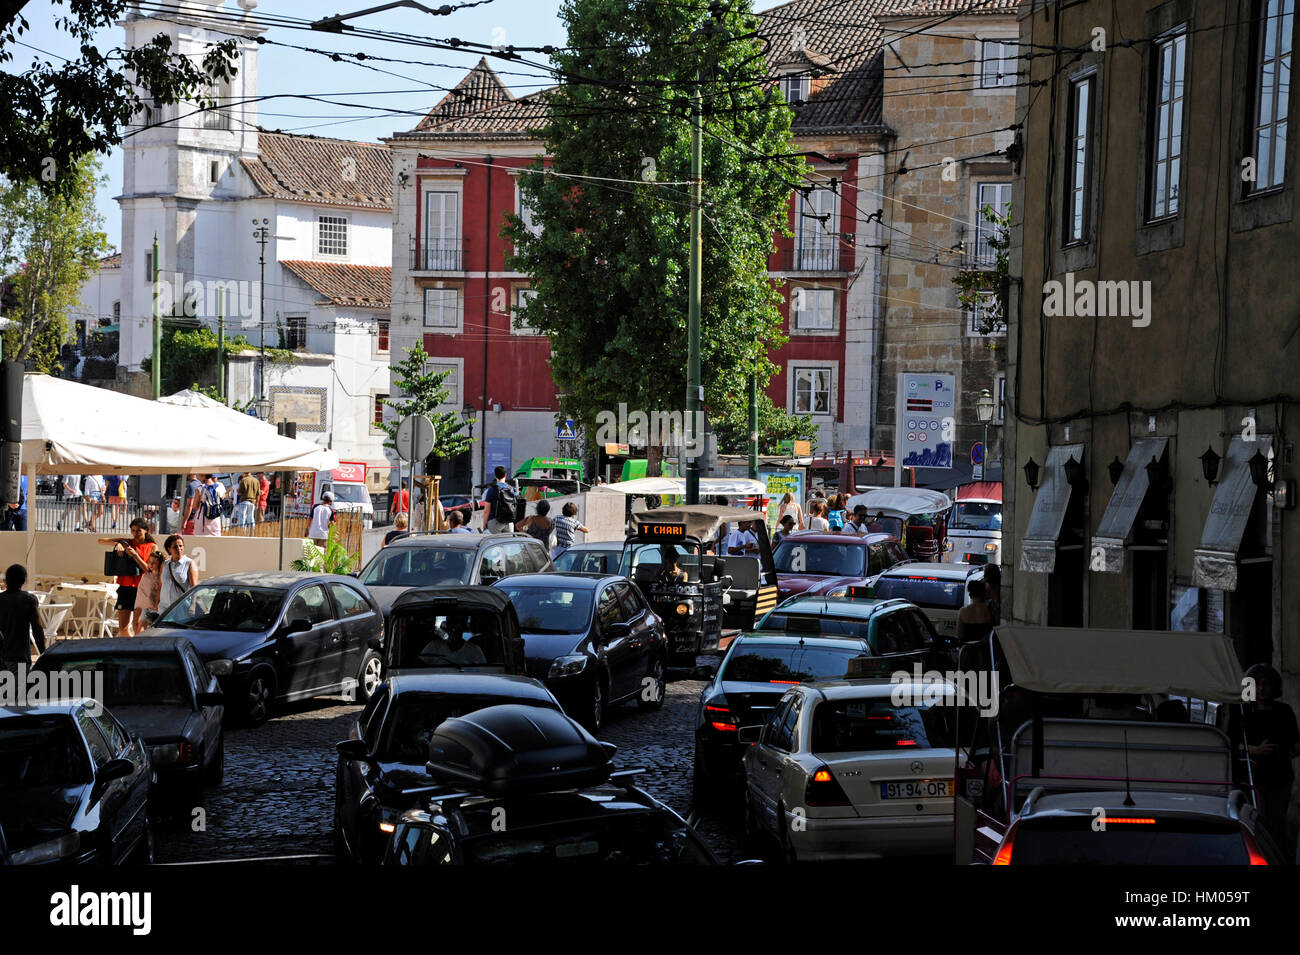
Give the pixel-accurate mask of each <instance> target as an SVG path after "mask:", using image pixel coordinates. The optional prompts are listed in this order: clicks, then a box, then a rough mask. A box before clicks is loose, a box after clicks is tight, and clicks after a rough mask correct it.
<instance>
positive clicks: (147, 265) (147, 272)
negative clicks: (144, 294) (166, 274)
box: [144, 252, 153, 282]
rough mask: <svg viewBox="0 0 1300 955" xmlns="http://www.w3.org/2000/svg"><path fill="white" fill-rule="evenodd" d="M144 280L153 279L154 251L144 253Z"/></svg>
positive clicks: (149, 280)
mask: <svg viewBox="0 0 1300 955" xmlns="http://www.w3.org/2000/svg"><path fill="white" fill-rule="evenodd" d="M144 280H145V281H146V282H152V281H153V253H152V252H146V253H145V254H144Z"/></svg>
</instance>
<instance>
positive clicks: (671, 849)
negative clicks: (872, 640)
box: [464, 812, 712, 865]
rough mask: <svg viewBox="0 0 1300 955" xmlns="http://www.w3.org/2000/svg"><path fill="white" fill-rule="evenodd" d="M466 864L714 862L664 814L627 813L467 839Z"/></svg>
mask: <svg viewBox="0 0 1300 955" xmlns="http://www.w3.org/2000/svg"><path fill="white" fill-rule="evenodd" d="M464 854H465V861H466V862H467V863H470V864H478V865H485V864H493V863H501V862H506V863H520V862H523V863H528V862H540V863H544V864H547V865H550V864H554V863H557V862H576V863H579V864H591V863H596V864H614V865H707V864H709V863H710V862H712V860H711V859H710V858H709V856H708V855H707V853H705V851H704V850H703V849H701V848H700V846H699V844H698V843H697V842H696V841H695V839H694V838H692V836H691V833H690V830H689V829H688V828H687V827H686V826H685V825H683V823H682V822H681V821H680V820H678V819H676V818H674V817H673V816H671V815H669V814H668V813H666V812H653V813H650V812H635V813H633V812H628V813H617V814H611V815H609V816H607V817H605V818H603V819H583V820H578V821H574V822H563V823H554V824H551V825H543V826H535V827H530V828H528V829H523V830H512V831H507V832H503V833H494V834H492V835H483V836H477V837H475V838H471V839H466V840H465V843H464Z"/></svg>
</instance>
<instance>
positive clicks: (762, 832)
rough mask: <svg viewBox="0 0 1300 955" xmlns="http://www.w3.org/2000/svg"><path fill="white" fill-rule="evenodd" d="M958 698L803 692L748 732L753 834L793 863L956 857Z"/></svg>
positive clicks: (938, 686) (922, 693) (825, 688)
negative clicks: (955, 734)
mask: <svg viewBox="0 0 1300 955" xmlns="http://www.w3.org/2000/svg"><path fill="white" fill-rule="evenodd" d="M895 699H897V700H899V702H900V703H901V704H902V705H895V703H894V700H895ZM955 700H956V691H955V689H954V688H953V687H952V685H951V684H948V683H935V684H925V683H914V682H910V681H909V682H906V683H897V684H895V683H889V682H884V681H881V680H870V681H866V680H862V681H859V680H850V681H837V682H827V683H808V684H803V685H801V686H797V687H794V688H793V689H791V690H790V691H789V692H787V693H786V694H785V696H783V697H782V698H781V702H780V703H779V704H778V706H777V708H776V710H775V712H774V713H773V714H772V717H771V719H769V720H768V722H767V724H766V725H764V726H763V727H762V728H761V729H759V728H757V727H746V728H744V729H742V730H741V737H740V740H741V742H751V743H752V745H751V746H750V747H749V748H748V750H747V751H746V752H745V755H744V767H745V787H746V793H745V826H746V832H747V833H748V834H749V835H750V836H751V837H754V836H760V837H762V836H765V837H767V838H769V839H771V840H773V841H774V842H775V843H776V844H777V845H778V846H779V847H780V849H781V856H782V858H783V859H785V860H787V861H796V860H797V861H801V862H802V861H820V860H828V859H875V858H880V857H883V856H897V855H907V854H928V853H933V854H941V853H951V851H952V838H953V835H952V834H953V828H952V825H953V823H952V812H953V798H952V797H953V765H954V761H955V753H954V751H953V743H954V739H953V731H954V726H955V722H956V716H957V707H956V706H955V705H954V704H955ZM963 723H964V724H965V723H967V720H966V719H965V717H963Z"/></svg>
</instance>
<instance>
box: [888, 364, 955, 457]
mask: <svg viewBox="0 0 1300 955" xmlns="http://www.w3.org/2000/svg"><path fill="white" fill-rule="evenodd" d="M955 388H956V379H955V378H954V376H952V375H940V374H935V373H933V372H911V373H904V374H901V375H899V376H898V399H897V403H898V406H897V415H896V421H895V424H896V427H897V431H896V438H895V442H894V446H895V453H896V455H897V459H898V462H899V464H900V465H902V466H903V467H908V468H951V467H952V446H953V438H954V431H955V429H956V422H955V420H954V418H953V407H954V401H955V400H956V394H957V393H956V390H955Z"/></svg>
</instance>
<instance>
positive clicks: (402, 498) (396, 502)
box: [393, 478, 411, 514]
mask: <svg viewBox="0 0 1300 955" xmlns="http://www.w3.org/2000/svg"><path fill="white" fill-rule="evenodd" d="M408 483H409V482H408V479H407V478H402V486H401V487H399V488H398V489H397V491H396V492H395V493H394V494H393V513H394V514H409V513H411V492H410V490H409V489H408V487H407V485H408Z"/></svg>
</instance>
